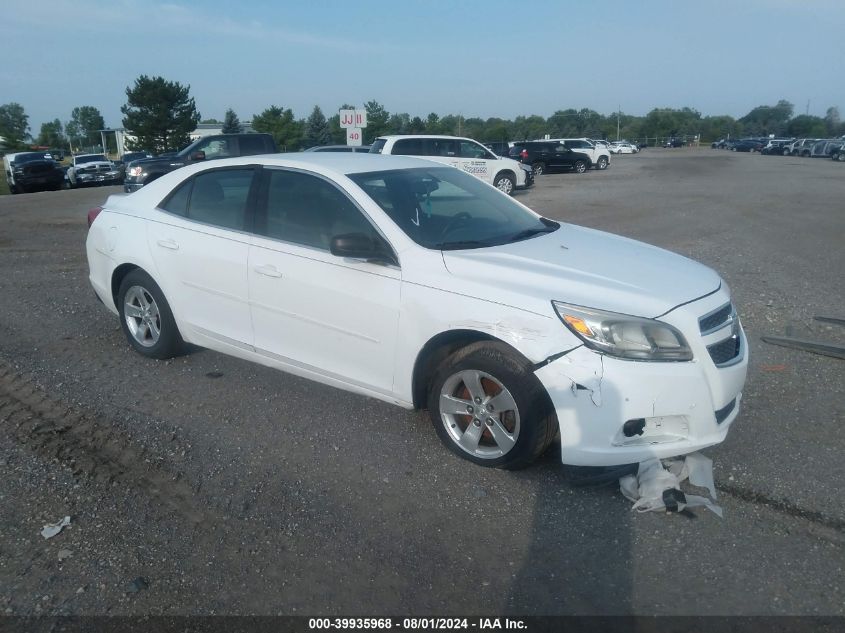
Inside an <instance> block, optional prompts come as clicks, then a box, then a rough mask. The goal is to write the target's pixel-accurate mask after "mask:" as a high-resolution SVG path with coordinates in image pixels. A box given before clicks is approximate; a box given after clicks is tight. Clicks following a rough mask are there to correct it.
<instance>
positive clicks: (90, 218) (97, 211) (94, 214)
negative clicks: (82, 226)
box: [88, 207, 103, 229]
mask: <svg viewBox="0 0 845 633" xmlns="http://www.w3.org/2000/svg"><path fill="white" fill-rule="evenodd" d="M102 210H103V207H94V208H93V209H91V210H90V211H88V228H89V229H90V228H91V225H92V224H94V220H96V219H97V216H98V215H100V211H102Z"/></svg>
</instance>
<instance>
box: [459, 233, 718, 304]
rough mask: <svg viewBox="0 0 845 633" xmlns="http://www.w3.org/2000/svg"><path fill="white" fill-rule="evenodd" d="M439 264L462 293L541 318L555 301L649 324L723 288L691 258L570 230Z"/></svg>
mask: <svg viewBox="0 0 845 633" xmlns="http://www.w3.org/2000/svg"><path fill="white" fill-rule="evenodd" d="M443 261H444V263H445V265H446V268H447V270H448V271H449V272H450V273H451V274H452V275H453V277H454V279H455V281H457V282H458V285H459V288H458V291H459V292H462V293H464V294H468V295H471V296H478V297H479V298H484V299H487V300H491V301H495V302H497V303H504V304H507V305H511V306H514V307H521V308H524V309H528V310H531V311H534V312H538V313H540V314H548V313H549V311H550V310H551V304H550V302H551V301H553V300H556V301H563V302H565V303H572V304H575V305H580V306H585V307H591V308H596V309H600V310H609V311H612V312H620V313H624V314H630V315H634V316H641V317H646V318H654V317H657V316H660V315H662V314H665V313H666V312H669V311H670V310H672V309H673V308H675V307H677V306H678V305H680V304H682V303H687V302H689V301H692V300H694V299H698V298H699V297H702V296H704V295H707V294H710V293H711V292H714V291H716V290H717V289H718V288H719V287H720V285H721V279H720V277H719V275H718V274H716V272H715V271H713V270H711V269H710V268H707V267H706V266H703V265H702V264H699V263H697V262H694V261H692V260H691V259H687V258H686V257H683V256H681V255H677V254H675V253H671V252H669V251H666V250H663V249H661V248H657V247H656V246H650V245H648V244H644V243H642V242H637V241H635V240H631V239H628V238H624V237H620V236H617V235H612V234H610V233H604V232H602V231H596V230H593V229H588V228H584V227H579V226H574V225H571V224H562V225H561V227H560V228H559V229H558V230H557V231H555V232H554V233H549V234H547V235H541V236H539V237H536V238H533V239H528V240H523V241H521V242H515V243H513V244H505V245H502V246H496V247H491V248H481V249H475V250H463V251H443Z"/></svg>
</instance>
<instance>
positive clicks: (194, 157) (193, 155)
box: [191, 150, 205, 160]
mask: <svg viewBox="0 0 845 633" xmlns="http://www.w3.org/2000/svg"><path fill="white" fill-rule="evenodd" d="M191 160H205V152H203V151H202V150H200V151H199V152H192V153H191Z"/></svg>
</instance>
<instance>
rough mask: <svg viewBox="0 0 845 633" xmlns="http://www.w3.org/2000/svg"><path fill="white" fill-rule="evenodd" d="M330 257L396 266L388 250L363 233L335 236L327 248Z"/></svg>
mask: <svg viewBox="0 0 845 633" xmlns="http://www.w3.org/2000/svg"><path fill="white" fill-rule="evenodd" d="M329 249H330V250H331V253H332V255H335V256H337V257H351V258H352V259H365V260H367V261H379V262H385V263H389V264H398V262H397V261H396V258H395V257H394V256H393V253H392V252H391V251H390V249H389V248H387V247H386V245H385V244H384V243H383V242H382V241H381V240H379V239H377V238H376V239H374V238H372V237H369V236H367V235H364V234H363V233H344V234H343V235H335V236H334V237H333V238H332V241H331V245H330V247H329Z"/></svg>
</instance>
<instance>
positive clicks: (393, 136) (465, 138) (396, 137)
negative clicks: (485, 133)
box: [378, 134, 480, 143]
mask: <svg viewBox="0 0 845 633" xmlns="http://www.w3.org/2000/svg"><path fill="white" fill-rule="evenodd" d="M378 138H383V139H385V140H399V139H403V138H445V139H457V140H459V141H475V142H476V143H480V141H476V140H475V139H474V138H469V137H468V136H451V135H449V134H384V135H382V136H379V137H378Z"/></svg>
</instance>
